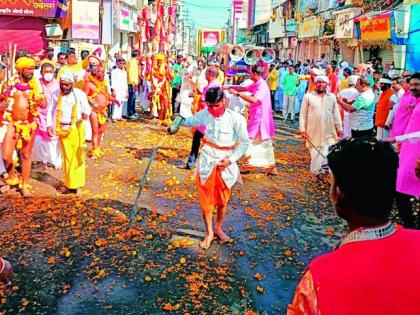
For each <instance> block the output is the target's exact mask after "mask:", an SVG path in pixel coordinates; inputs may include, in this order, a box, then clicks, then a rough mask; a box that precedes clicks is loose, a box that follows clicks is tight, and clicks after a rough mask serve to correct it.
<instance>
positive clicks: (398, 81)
mask: <svg viewBox="0 0 420 315" xmlns="http://www.w3.org/2000/svg"><path fill="white" fill-rule="evenodd" d="M391 80H392V81H397V83H398V84H401V83H402V78H401V77H392V79H391Z"/></svg>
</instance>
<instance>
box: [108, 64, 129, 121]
mask: <svg viewBox="0 0 420 315" xmlns="http://www.w3.org/2000/svg"><path fill="white" fill-rule="evenodd" d="M111 88H112V90H113V91H114V93H115V97H116V99H117V100H118V101H119V102H120V106H118V105H116V104H114V105H112V119H121V118H122V115H123V112H124V106H125V107H127V100H128V82H127V71H125V69H119V68H116V69H114V70H112V72H111ZM125 111H127V109H125Z"/></svg>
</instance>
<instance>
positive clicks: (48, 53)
mask: <svg viewBox="0 0 420 315" xmlns="http://www.w3.org/2000/svg"><path fill="white" fill-rule="evenodd" d="M45 53H46V56H47V58H48V59H49V60H52V59H53V58H54V48H52V47H48V48H47V49H46V51H45Z"/></svg>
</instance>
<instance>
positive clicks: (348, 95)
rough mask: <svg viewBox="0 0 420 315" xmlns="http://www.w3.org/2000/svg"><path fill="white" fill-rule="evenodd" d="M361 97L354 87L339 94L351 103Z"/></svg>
mask: <svg viewBox="0 0 420 315" xmlns="http://www.w3.org/2000/svg"><path fill="white" fill-rule="evenodd" d="M358 96H359V92H358V91H357V89H356V88H354V87H349V88H346V89H344V90H342V91H341V92H340V93H338V97H340V98H345V99H347V100H349V101H353V100H355V99H356V98H357V97H358Z"/></svg>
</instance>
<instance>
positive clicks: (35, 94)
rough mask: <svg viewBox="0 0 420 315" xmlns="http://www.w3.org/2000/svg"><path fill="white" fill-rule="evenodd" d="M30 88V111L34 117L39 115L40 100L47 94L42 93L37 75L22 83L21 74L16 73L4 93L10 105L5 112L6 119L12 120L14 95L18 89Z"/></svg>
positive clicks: (24, 90) (25, 89)
mask: <svg viewBox="0 0 420 315" xmlns="http://www.w3.org/2000/svg"><path fill="white" fill-rule="evenodd" d="M28 90H29V96H28V101H29V112H30V113H31V115H32V116H33V117H36V116H38V115H39V112H38V101H39V100H45V95H43V94H41V93H40V92H39V91H40V88H39V84H38V83H37V81H36V79H35V77H33V78H32V79H31V80H30V81H29V82H28V84H27V85H24V84H22V82H21V81H20V78H19V75H18V74H16V75H15V76H14V77H13V78H11V79H10V80H9V81H8V83H7V89H6V90H5V91H4V95H5V97H6V98H7V103H8V107H7V109H6V111H5V113H4V114H3V118H4V120H5V121H8V122H12V121H13V118H12V111H13V105H14V103H15V99H14V97H13V96H14V95H15V93H16V91H21V92H26V91H28Z"/></svg>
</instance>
